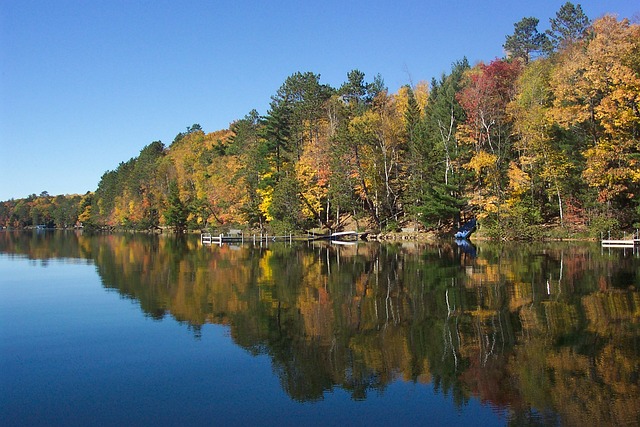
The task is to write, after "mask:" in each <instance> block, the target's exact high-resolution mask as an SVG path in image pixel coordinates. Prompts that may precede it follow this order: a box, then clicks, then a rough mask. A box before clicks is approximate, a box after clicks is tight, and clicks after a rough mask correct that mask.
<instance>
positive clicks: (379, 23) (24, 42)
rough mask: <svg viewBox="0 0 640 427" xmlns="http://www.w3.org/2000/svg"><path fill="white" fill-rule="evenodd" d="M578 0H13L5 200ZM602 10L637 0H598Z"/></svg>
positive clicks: (447, 63) (423, 74)
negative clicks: (310, 81) (302, 87)
mask: <svg viewBox="0 0 640 427" xmlns="http://www.w3.org/2000/svg"><path fill="white" fill-rule="evenodd" d="M565 1H566V0H527V1H521V0H510V1H503V0H484V1H478V0H448V1H442V0H440V1H435V0H421V1H414V0H408V1H401V0H396V1H391V0H389V1H376V0H370V1H349V0H341V1H337V0H324V1H305V0H271V1H246V0H234V1H221V0H209V1H204V0H185V1H168V0H147V1H136V0H126V1H125V0H76V1H72V0H56V1H51V0H42V1H36V0H0V200H8V199H10V198H22V197H26V196H27V195H29V194H32V193H35V194H40V193H41V192H42V191H47V192H49V194H51V195H57V194H75V193H79V194H83V193H85V192H87V191H94V190H95V189H96V188H97V185H98V182H99V180H100V177H101V176H102V174H103V173H104V172H106V171H107V170H113V169H115V168H116V167H117V166H118V164H119V163H120V162H121V161H126V160H129V159H130V158H131V157H135V156H137V155H138V153H139V152H140V150H141V149H142V148H143V147H144V146H145V145H147V144H149V143H150V142H152V141H156V140H161V141H162V142H164V143H165V145H169V144H170V143H171V141H173V138H174V137H175V136H176V135H177V134H178V133H179V132H182V131H185V130H186V129H187V127H188V126H191V125H192V124H194V123H199V124H200V125H201V126H202V128H203V130H204V131H205V132H212V131H215V130H219V129H225V128H227V127H228V126H229V124H230V123H231V122H232V121H234V120H236V119H239V118H242V117H244V115H245V114H247V113H248V112H249V111H250V110H251V109H253V108H255V109H257V110H258V112H259V113H260V114H265V113H266V111H267V107H268V105H269V101H270V97H271V95H273V94H275V92H276V91H277V89H278V88H279V87H280V85H282V83H283V82H284V80H285V79H286V78H287V76H289V75H291V74H293V73H295V72H297V71H300V72H305V71H312V72H314V73H317V74H320V76H321V82H322V83H326V84H330V85H331V86H334V87H338V86H340V85H341V84H342V83H343V82H344V81H345V80H346V74H347V72H349V71H350V70H352V69H359V70H361V71H363V72H364V73H365V74H366V77H367V81H371V80H372V79H373V77H374V76H375V75H376V74H378V73H379V74H380V75H381V76H382V77H383V79H384V81H385V83H386V85H387V86H388V88H389V89H390V90H391V91H392V92H395V91H396V90H397V89H398V88H399V87H400V86H402V85H403V84H407V83H412V82H413V83H417V82H418V81H420V80H426V81H430V80H431V78H432V77H436V78H437V77H439V76H440V75H441V74H442V73H443V72H448V71H450V68H451V64H452V63H453V62H454V61H457V60H459V59H461V58H462V57H464V56H466V57H467V58H468V59H469V61H470V62H471V63H472V64H474V63H476V62H477V61H480V60H482V61H490V60H492V59H494V58H496V57H502V56H503V50H502V44H503V43H504V40H505V36H506V35H508V34H511V33H513V24H514V23H515V22H517V21H519V20H520V19H522V18H523V17H526V16H534V17H536V18H538V19H540V25H539V26H538V29H539V30H540V31H543V30H545V29H546V28H548V22H549V18H552V17H554V16H555V13H556V11H557V10H558V9H559V8H560V6H561V5H562V4H564V3H565ZM573 3H574V4H578V3H579V4H581V5H582V7H583V10H584V11H585V13H586V14H587V15H588V16H589V18H591V19H594V18H597V17H599V16H602V15H603V14H604V13H606V12H610V13H613V14H616V15H618V17H620V18H623V17H628V18H632V20H633V19H634V17H635V20H636V21H637V16H638V12H639V11H640V3H639V2H638V1H637V0H607V1H604V0H600V1H596V0H585V1H582V2H580V1H574V2H573Z"/></svg>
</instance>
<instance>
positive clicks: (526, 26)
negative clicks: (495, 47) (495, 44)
mask: <svg viewBox="0 0 640 427" xmlns="http://www.w3.org/2000/svg"><path fill="white" fill-rule="evenodd" d="M538 22H540V21H539V19H538V18H533V17H528V18H522V19H521V20H520V21H519V22H517V23H515V24H513V26H514V32H513V34H511V35H509V36H507V37H506V40H505V43H504V45H503V47H504V49H505V51H506V52H507V55H508V56H509V57H511V58H520V59H522V60H523V61H524V62H525V64H526V63H528V62H529V61H530V60H531V59H532V58H533V56H534V55H536V54H539V53H541V52H542V51H543V50H544V48H545V45H546V44H547V43H548V41H547V37H546V35H545V34H544V33H539V32H538Z"/></svg>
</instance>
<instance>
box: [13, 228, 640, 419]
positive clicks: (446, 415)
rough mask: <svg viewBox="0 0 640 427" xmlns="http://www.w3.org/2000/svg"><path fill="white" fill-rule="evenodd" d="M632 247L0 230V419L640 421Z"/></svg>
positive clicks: (638, 316)
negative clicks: (210, 240)
mask: <svg viewBox="0 0 640 427" xmlns="http://www.w3.org/2000/svg"><path fill="white" fill-rule="evenodd" d="M638 289H640V255H639V254H638V253H637V252H636V253H634V251H633V250H629V249H627V250H623V249H612V250H602V249H601V248H600V247H599V246H598V245H597V244H591V243H580V244H518V245H499V244H489V243H481V244H479V245H478V246H470V247H459V246H458V245H456V243H455V242H446V241H445V242H442V243H440V244H438V245H418V244H404V245H402V244H398V245H390V244H389V245H387V244H385V245H381V244H377V243H365V244H359V245H357V246H338V245H331V244H327V243H314V244H308V243H306V242H305V243H296V242H294V243H293V245H290V244H288V243H287V244H285V243H277V244H275V243H270V244H269V245H268V246H266V245H265V246H263V247H260V246H254V245H251V244H250V245H244V246H228V245H225V246H222V247H218V246H212V247H203V246H201V245H200V243H199V241H198V240H197V236H188V237H187V238H185V239H176V238H174V237H169V236H147V235H97V236H91V235H87V234H76V233H72V232H66V233H65V232H44V233H14V232H0V425H3V426H13V425H20V426H34V425H64V426H71V425H343V424H350V425H507V424H512V425H576V426H585V425H598V426H605V425H611V426H614V425H615V426H619V425H637V424H638V423H640V293H639V292H638Z"/></svg>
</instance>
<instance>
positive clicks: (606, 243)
mask: <svg viewBox="0 0 640 427" xmlns="http://www.w3.org/2000/svg"><path fill="white" fill-rule="evenodd" d="M634 246H640V239H621V240H613V239H606V240H603V241H602V247H604V248H632V247H634Z"/></svg>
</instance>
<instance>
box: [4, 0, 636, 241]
mask: <svg viewBox="0 0 640 427" xmlns="http://www.w3.org/2000/svg"><path fill="white" fill-rule="evenodd" d="M538 25H539V20H538V19H537V18H534V17H526V18H523V19H522V20H521V21H519V22H517V23H515V24H514V32H513V34H510V35H507V36H506V37H505V43H504V45H503V47H504V51H505V52H506V53H505V56H504V57H503V58H496V59H494V60H492V61H490V62H488V63H485V62H479V63H477V64H475V65H471V64H469V62H468V60H467V59H466V58H462V59H460V60H459V61H457V62H455V63H454V64H452V65H451V69H450V71H449V72H448V73H444V74H443V75H442V76H440V77H439V78H434V79H432V80H431V81H430V82H426V81H420V82H418V83H416V84H413V83H412V84H407V85H405V86H403V87H401V88H400V89H399V90H397V92H395V93H391V92H390V91H389V90H388V89H387V87H386V86H385V83H384V80H383V78H382V76H380V75H377V76H373V77H372V78H369V77H367V76H365V74H364V73H362V72H361V71H359V70H357V69H354V70H351V71H349V72H348V73H347V74H346V80H345V81H344V83H342V85H341V86H340V87H337V88H334V87H331V86H330V85H327V84H323V83H322V82H321V80H320V75H319V74H315V73H313V72H296V73H294V74H292V75H290V76H289V77H288V78H287V79H286V80H285V81H284V83H283V84H282V85H281V86H280V88H279V89H278V90H277V91H276V93H275V94H274V95H273V96H272V97H271V102H270V104H269V109H268V111H267V112H266V114H264V115H261V114H260V113H258V112H257V111H256V110H252V111H250V112H249V113H248V114H247V115H246V116H244V117H243V118H241V119H238V120H236V121H235V122H233V123H232V124H231V125H230V126H229V128H228V129H224V130H218V131H214V132H211V133H205V132H204V131H203V129H202V128H201V126H200V125H198V124H194V125H193V126H190V127H188V128H186V131H184V132H180V133H179V134H178V135H177V136H176V137H175V139H174V140H173V141H172V142H171V143H170V144H169V145H168V146H165V144H163V143H162V142H161V141H154V142H151V143H150V144H148V145H146V146H145V147H144V148H142V150H141V151H140V154H139V155H138V156H137V157H135V158H132V159H130V160H128V161H126V162H122V163H120V164H119V165H118V166H117V167H116V168H115V169H114V170H110V171H107V172H105V173H104V175H103V176H102V177H101V179H100V182H99V183H98V186H97V189H96V190H95V191H93V192H88V193H86V194H84V195H71V196H69V195H66V196H50V195H49V194H47V193H46V192H44V193H42V194H40V195H39V196H36V195H35V194H34V195H32V196H30V197H28V198H26V199H18V200H13V199H12V200H9V201H5V202H0V226H5V227H13V228H21V227H29V226H35V225H36V224H45V225H48V226H56V227H73V226H80V225H82V226H83V227H85V228H98V229H103V228H109V229H114V228H123V229H136V230H156V229H165V228H171V229H173V230H175V231H178V232H183V231H185V230H221V229H224V228H229V227H241V228H244V229H252V230H258V229H259V230H269V231H270V232H276V233H277V232H284V231H294V232H296V231H301V230H309V229H323V230H339V229H341V228H343V227H345V225H346V224H348V226H349V227H350V228H353V227H357V228H358V229H361V230H375V231H378V232H389V231H396V230H400V229H402V228H412V229H417V230H434V231H437V232H441V233H446V232H449V231H451V230H454V229H455V228H456V227H457V226H458V225H459V224H460V223H461V222H462V221H464V220H466V219H468V218H472V217H473V218H477V220H478V224H479V226H480V230H481V231H482V233H483V234H485V235H486V236H488V237H493V238H501V239H536V238H543V237H566V236H574V235H576V234H582V235H585V236H587V235H591V236H599V235H600V233H601V232H606V231H608V230H631V229H634V228H637V227H640V164H639V163H640V25H638V24H636V23H632V22H630V21H629V20H627V19H618V18H617V17H615V16H612V15H605V16H603V17H601V18H598V19H596V20H594V21H591V20H590V19H589V18H588V17H587V16H586V15H585V14H584V12H583V10H582V8H581V7H580V5H574V4H572V3H570V2H567V3H566V4H564V5H563V6H562V7H561V8H560V9H559V10H558V11H557V12H556V14H555V16H554V17H553V18H551V19H549V29H548V30H546V31H539V30H538Z"/></svg>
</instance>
